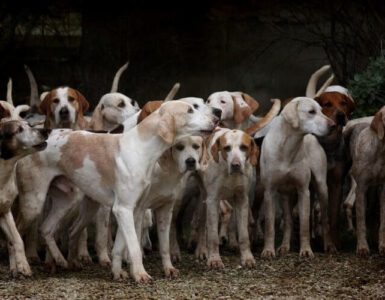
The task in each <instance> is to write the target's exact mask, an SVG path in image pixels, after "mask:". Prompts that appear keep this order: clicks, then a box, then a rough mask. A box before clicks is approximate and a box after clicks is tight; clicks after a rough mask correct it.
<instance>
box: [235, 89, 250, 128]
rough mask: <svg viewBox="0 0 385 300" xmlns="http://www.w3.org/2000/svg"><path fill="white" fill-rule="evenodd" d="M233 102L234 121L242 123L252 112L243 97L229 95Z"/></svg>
mask: <svg viewBox="0 0 385 300" xmlns="http://www.w3.org/2000/svg"><path fill="white" fill-rule="evenodd" d="M231 98H233V102H234V121H235V123H237V124H240V123H242V122H243V121H244V120H246V119H247V118H248V117H250V115H251V114H252V111H251V108H250V106H249V105H248V104H247V103H246V102H245V101H243V99H239V98H238V97H236V96H234V95H231Z"/></svg>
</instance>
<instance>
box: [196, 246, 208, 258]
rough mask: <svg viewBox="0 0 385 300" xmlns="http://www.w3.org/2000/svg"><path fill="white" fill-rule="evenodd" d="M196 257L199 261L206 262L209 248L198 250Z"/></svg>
mask: <svg viewBox="0 0 385 300" xmlns="http://www.w3.org/2000/svg"><path fill="white" fill-rule="evenodd" d="M195 257H196V258H197V259H199V260H205V259H206V258H207V248H205V247H198V248H196V250H195Z"/></svg>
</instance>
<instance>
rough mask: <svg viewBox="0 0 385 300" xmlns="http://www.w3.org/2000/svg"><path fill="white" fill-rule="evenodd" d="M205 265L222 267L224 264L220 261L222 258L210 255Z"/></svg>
mask: <svg viewBox="0 0 385 300" xmlns="http://www.w3.org/2000/svg"><path fill="white" fill-rule="evenodd" d="M207 266H208V267H209V268H210V269H223V268H224V267H225V265H224V264H223V262H222V259H221V258H220V257H217V256H216V257H210V258H209V259H208V260H207Z"/></svg>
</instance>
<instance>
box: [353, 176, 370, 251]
mask: <svg viewBox="0 0 385 300" xmlns="http://www.w3.org/2000/svg"><path fill="white" fill-rule="evenodd" d="M366 191H367V187H366V186H364V184H363V183H362V182H361V181H357V189H356V228H357V249H356V252H357V255H358V256H368V255H369V253H370V251H369V245H368V241H367V240H366V209H365V205H366V201H365V195H366Z"/></svg>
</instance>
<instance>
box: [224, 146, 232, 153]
mask: <svg viewBox="0 0 385 300" xmlns="http://www.w3.org/2000/svg"><path fill="white" fill-rule="evenodd" d="M223 150H225V151H226V152H229V151H230V150H231V146H224V147H223Z"/></svg>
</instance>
